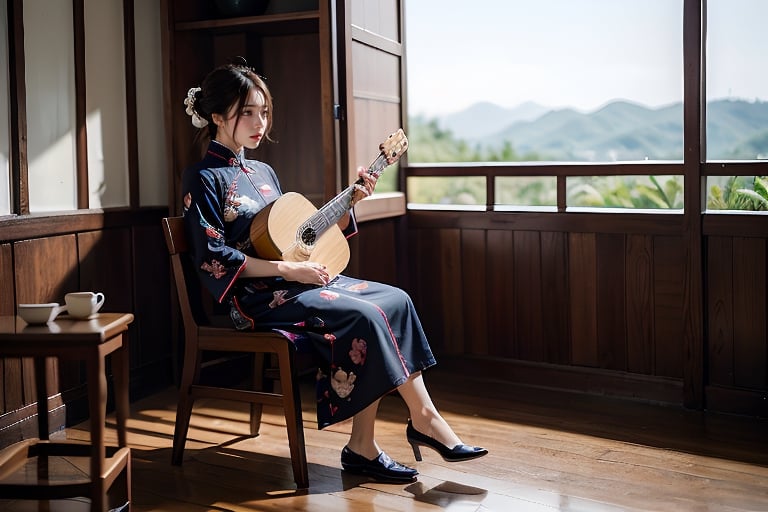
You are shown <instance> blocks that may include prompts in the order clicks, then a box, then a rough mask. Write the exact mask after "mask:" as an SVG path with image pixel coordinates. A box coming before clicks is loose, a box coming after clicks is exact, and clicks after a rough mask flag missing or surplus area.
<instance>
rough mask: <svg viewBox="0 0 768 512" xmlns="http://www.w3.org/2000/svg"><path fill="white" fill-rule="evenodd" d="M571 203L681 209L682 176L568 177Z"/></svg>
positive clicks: (625, 207)
mask: <svg viewBox="0 0 768 512" xmlns="http://www.w3.org/2000/svg"><path fill="white" fill-rule="evenodd" d="M566 194H567V200H566V201H567V206H568V207H587V208H614V209H615V208H621V209H642V210H657V209H664V210H681V211H682V208H683V177H682V176H578V177H571V178H566Z"/></svg>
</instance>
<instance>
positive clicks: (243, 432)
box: [0, 368, 768, 512]
mask: <svg viewBox="0 0 768 512" xmlns="http://www.w3.org/2000/svg"><path fill="white" fill-rule="evenodd" d="M425 379H426V381H427V383H428V386H429V387H430V389H431V391H432V394H433V397H434V399H435V402H436V403H437V405H438V407H439V408H440V409H441V411H442V412H443V414H444V416H445V417H446V418H447V419H448V420H449V422H450V423H451V424H452V425H453V426H454V428H455V429H456V431H457V432H458V433H459V435H460V436H461V437H462V438H463V439H464V440H465V441H466V442H471V443H473V444H478V445H483V446H486V447H487V448H489V450H490V453H489V455H488V456H486V457H483V458H481V459H478V460H475V461H471V462H466V463H458V464H455V463H453V464H452V463H446V462H444V461H443V460H442V459H440V458H439V457H438V456H437V454H435V453H434V452H431V451H424V450H422V452H423V454H424V461H423V462H420V463H416V462H415V461H414V459H413V453H412V451H411V449H410V446H409V445H408V444H407V443H406V442H405V422H406V420H407V409H406V408H405V405H404V404H403V403H402V401H401V400H400V399H399V397H397V396H396V395H392V396H388V397H386V398H385V399H384V400H383V401H382V406H381V409H380V414H379V421H378V423H377V439H378V441H379V444H380V445H381V446H382V448H383V449H384V450H386V451H387V453H389V454H390V455H391V456H392V457H393V458H395V459H396V460H399V461H401V462H403V463H405V464H409V465H414V466H415V467H417V468H418V470H419V472H420V475H419V478H418V481H417V482H415V483H413V484H399V485H394V484H382V483H374V482H371V481H369V480H367V479H365V478H361V477H355V476H350V475H346V474H345V473H343V472H342V471H341V470H340V465H339V454H340V451H341V448H342V447H343V446H344V444H345V443H346V440H347V436H348V433H349V428H350V425H349V423H344V424H341V425H336V426H334V427H331V428H329V429H326V430H324V431H322V432H321V431H318V430H317V424H316V419H315V411H314V402H313V396H314V395H313V393H314V391H313V389H312V383H311V382H302V399H303V408H304V411H303V419H304V424H305V436H306V444H307V456H308V460H309V472H310V488H309V489H308V490H306V491H296V489H295V485H294V483H293V476H292V472H291V465H290V461H289V459H288V446H287V435H286V433H285V429H284V425H285V423H284V420H283V418H282V416H281V415H280V414H279V411H277V410H273V409H269V408H268V409H267V410H266V411H265V414H264V420H263V421H264V425H263V426H262V431H261V434H260V435H259V436H258V437H256V438H250V437H248V436H247V428H248V425H247V419H248V413H247V407H246V406H243V405H240V404H234V403H226V402H218V401H212V400H201V401H199V403H197V404H196V406H195V410H194V413H193V418H192V426H191V428H190V434H189V440H188V442H187V449H186V451H185V455H184V464H183V465H182V466H181V467H174V466H171V464H170V457H171V443H172V434H173V425H174V419H175V401H176V391H175V390H174V389H168V390H165V391H163V392H161V393H158V394H157V395H154V396H152V397H149V398H147V399H145V400H141V401H139V402H136V403H134V404H132V408H131V409H132V410H131V417H130V419H129V422H128V426H129V443H130V445H131V448H132V464H133V474H132V479H133V507H132V510H133V511H137V512H143V511H169V512H175V511H186V512H197V511H246V510H248V511H253V510H265V511H269V510H281V511H282V510H295V511H323V512H326V511H328V510H333V511H345V510H350V511H351V510H355V511H357V510H366V511H398V512H404V511H417V512H422V511H434V510H437V509H444V510H450V511H458V512H464V511H467V512H484V511H491V510H493V511H496V510H498V511H512V510H514V511H533V512H539V511H548V512H551V511H556V510H562V511H571V510H574V511H577V510H578V511H596V512H603V511H605V512H614V511H665V510H671V511H689V510H690V511H700V510H717V511H726V512H737V511H742V512H743V511H758V510H768V436H767V435H766V434H768V422H767V421H766V420H761V419H756V418H744V417H737V416H727V415H714V414H706V413H703V412H698V411H687V410H683V409H680V408H669V407H662V406H658V405H651V404H641V403H631V402H627V401H621V400H614V399H610V398H606V397H595V396H585V395H578V394H572V393H563V392H555V391H551V390H545V389H531V388H525V387H520V386H514V385H510V384H504V383H499V382H488V381H479V380H468V379H457V378H456V376H455V375H450V374H448V373H441V371H440V370H439V368H436V369H434V370H430V371H429V372H427V373H426V374H425ZM109 421H110V422H114V418H113V417H110V418H109ZM111 426H112V427H113V426H114V425H111ZM62 435H63V436H65V437H66V438H68V439H73V440H87V439H88V431H87V424H82V425H78V426H76V427H73V428H70V429H67V430H66V431H65V432H63V433H62ZM107 441H108V443H110V444H114V443H115V442H116V434H115V432H114V430H113V429H112V428H111V429H110V431H109V438H108V439H107ZM47 505H48V504H46V506H47ZM50 505H51V506H50V507H49V508H47V509H48V510H64V511H70V510H72V511H76V510H82V509H83V508H82V500H64V501H63V502H57V503H52V504H50ZM41 509H42V508H41ZM0 510H38V509H37V508H35V507H34V506H31V505H30V504H29V503H24V504H21V503H19V502H8V501H2V500H0Z"/></svg>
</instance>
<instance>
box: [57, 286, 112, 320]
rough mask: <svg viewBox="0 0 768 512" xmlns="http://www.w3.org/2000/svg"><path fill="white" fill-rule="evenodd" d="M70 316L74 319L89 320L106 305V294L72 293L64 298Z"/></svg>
mask: <svg viewBox="0 0 768 512" xmlns="http://www.w3.org/2000/svg"><path fill="white" fill-rule="evenodd" d="M64 302H66V303H67V311H68V312H69V316H71V317H74V318H89V317H91V315H95V314H96V313H97V312H98V311H99V309H101V306H103V305H104V294H103V293H101V292H95V293H94V292H72V293H68V294H66V295H65V296H64Z"/></svg>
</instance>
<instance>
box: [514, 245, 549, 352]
mask: <svg viewBox="0 0 768 512" xmlns="http://www.w3.org/2000/svg"><path fill="white" fill-rule="evenodd" d="M514 240H515V245H514V253H513V254H514V260H515V267H514V272H515V305H516V308H515V314H516V315H517V329H516V331H515V339H514V345H513V346H514V347H515V348H514V352H513V353H514V354H516V356H517V357H519V358H521V359H525V360H526V361H544V359H545V357H544V354H545V348H544V341H543V327H542V324H543V312H542V310H541V294H542V290H541V237H540V236H539V233H538V232H537V231H515V233H514Z"/></svg>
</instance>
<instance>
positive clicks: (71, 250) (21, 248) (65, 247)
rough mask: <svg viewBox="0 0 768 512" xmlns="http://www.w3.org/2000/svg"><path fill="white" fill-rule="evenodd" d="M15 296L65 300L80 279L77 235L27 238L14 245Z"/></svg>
mask: <svg viewBox="0 0 768 512" xmlns="http://www.w3.org/2000/svg"><path fill="white" fill-rule="evenodd" d="M13 250H14V261H15V282H16V300H17V301H18V303H20V304H22V303H27V302H59V303H63V302H64V295H65V294H67V293H69V292H71V291H74V290H77V287H78V282H79V274H78V265H77V242H76V239H75V235H62V236H53V237H48V238H38V239H35V240H24V241H21V242H16V243H15V244H14V245H13Z"/></svg>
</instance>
